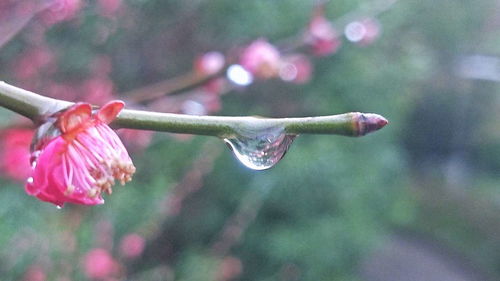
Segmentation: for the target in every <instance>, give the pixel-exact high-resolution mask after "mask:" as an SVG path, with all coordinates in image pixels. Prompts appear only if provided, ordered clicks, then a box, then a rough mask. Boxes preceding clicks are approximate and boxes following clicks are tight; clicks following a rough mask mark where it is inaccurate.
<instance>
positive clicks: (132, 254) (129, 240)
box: [120, 233, 146, 258]
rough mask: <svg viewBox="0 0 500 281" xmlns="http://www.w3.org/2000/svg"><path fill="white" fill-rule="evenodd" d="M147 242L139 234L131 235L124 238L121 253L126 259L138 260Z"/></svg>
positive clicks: (121, 243)
mask: <svg viewBox="0 0 500 281" xmlns="http://www.w3.org/2000/svg"><path fill="white" fill-rule="evenodd" d="M145 245H146V240H145V239H144V238H143V237H142V236H140V235H139V234H137V233H131V234H128V235H126V236H125V237H123V239H122V241H121V242H120V253H121V254H122V256H124V257H126V258H136V257H138V256H140V255H141V254H142V252H143V251H144V247H145Z"/></svg>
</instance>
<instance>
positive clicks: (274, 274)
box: [0, 0, 500, 281]
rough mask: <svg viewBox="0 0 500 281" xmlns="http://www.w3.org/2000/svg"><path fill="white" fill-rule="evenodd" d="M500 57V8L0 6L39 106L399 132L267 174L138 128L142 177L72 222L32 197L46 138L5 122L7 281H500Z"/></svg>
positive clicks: (4, 44) (5, 50)
mask: <svg viewBox="0 0 500 281" xmlns="http://www.w3.org/2000/svg"><path fill="white" fill-rule="evenodd" d="M499 43H500V1H498V0H479V1H466V0H437V1H436V0H421V1H403V0H401V1H395V0H392V1H388V0H379V1H368V0H362V1H360V0H356V1H353V0H349V1H347V0H331V1H327V2H314V1H303V0H274V1H269V0H253V1H232V0H214V1H207V0H193V1H161V0H93V1H91V0H89V1H84V0H54V1H34V0H33V1H31V0H24V1H15V0H0V79H1V80H4V81H6V82H8V83H10V84H13V85H16V86H19V87H22V88H25V89H28V90H32V91H35V92H37V93H40V94H44V95H47V96H51V97H57V98H61V99H66V100H70V101H88V102H91V103H93V104H97V105H101V104H104V103H105V102H106V101H108V100H110V99H113V98H120V99H123V100H125V101H127V102H128V106H129V107H132V108H138V109H149V110H156V111H163V112H176V113H186V114H198V115H202V114H211V115H259V116H267V117H299V116H315V115H330V114H338V113H344V112H350V111H362V112H374V113H379V114H382V115H384V116H385V117H386V118H388V119H389V120H390V124H389V125H388V126H387V127H386V128H384V129H383V130H381V131H380V132H377V133H374V134H371V135H369V136H366V137H363V138H359V139H355V138H347V137H340V136H326V135H304V136H299V137H298V138H297V139H296V140H295V142H294V143H293V145H292V146H291V148H290V150H289V152H288V154H287V155H286V156H285V158H284V159H283V160H282V161H281V162H280V163H278V164H277V165H276V166H275V167H273V168H271V169H269V170H265V171H254V170H251V169H248V168H246V167H245V166H243V165H242V164H240V163H239V162H238V161H237V160H236V159H235V158H234V156H233V155H232V154H231V153H230V151H229V150H228V149H227V148H226V147H225V145H224V143H223V142H222V141H221V140H218V139H216V138H213V137H203V136H186V135H175V134H166V133H161V134H160V133H156V134H153V133H151V132H140V131H132V130H121V131H120V132H119V133H120V134H121V136H122V139H123V140H124V142H125V144H126V146H127V147H128V149H129V152H130V153H131V155H132V158H133V159H134V162H135V165H136V167H137V172H136V174H135V177H134V180H133V181H132V182H130V183H128V184H127V185H126V186H125V187H123V188H122V187H115V190H114V193H113V195H112V196H107V197H106V198H105V199H106V203H105V204H104V205H99V206H94V207H89V206H77V205H72V204H67V205H66V206H65V207H64V208H62V209H57V208H56V207H55V206H53V205H52V204H49V203H45V202H41V201H39V200H37V199H36V198H34V197H31V196H28V195H27V194H25V192H24V187H23V182H24V180H25V179H26V178H27V176H28V173H29V164H28V159H29V152H28V147H29V144H30V142H31V136H32V134H33V128H32V127H31V126H32V125H31V124H30V123H29V122H28V120H24V119H23V118H21V117H19V116H17V115H15V114H13V113H11V112H8V111H7V110H1V111H0V117H1V122H0V125H1V128H2V130H1V133H0V142H1V146H0V155H1V156H2V157H1V158H0V160H1V163H0V169H1V172H2V178H1V179H0V276H1V279H2V280H30V281H45V280H57V281H69V280H106V281H111V280H185V281H195V280H217V281H220V280H311V281H319V280H346V281H347V280H353V281H379V280H380V281H382V280H383V281H391V280H417V281H419V280H427V281H429V280H439V281H447V280H500V192H499V183H500V174H499V172H498V171H499V170H500V131H499V132H497V131H496V130H497V128H498V123H499V121H500V114H499V112H500V110H499V108H500V95H499V94H500V87H499V84H498V82H499V81H500V47H499ZM207 77H208V78H207Z"/></svg>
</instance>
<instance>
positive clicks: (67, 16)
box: [42, 0, 84, 26]
mask: <svg viewBox="0 0 500 281" xmlns="http://www.w3.org/2000/svg"><path fill="white" fill-rule="evenodd" d="M83 4H84V3H82V0H53V1H52V5H51V6H50V7H49V8H48V9H47V10H46V11H45V12H44V13H43V14H42V20H43V21H44V22H45V24H46V25H48V26H51V25H54V24H56V23H59V22H62V21H67V20H72V19H74V18H75V17H76V16H77V15H78V12H80V10H81V9H82V7H83Z"/></svg>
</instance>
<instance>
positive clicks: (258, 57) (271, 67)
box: [240, 39, 280, 79]
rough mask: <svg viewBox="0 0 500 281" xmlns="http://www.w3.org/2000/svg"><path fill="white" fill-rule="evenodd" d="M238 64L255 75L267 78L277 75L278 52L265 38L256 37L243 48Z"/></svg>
mask: <svg viewBox="0 0 500 281" xmlns="http://www.w3.org/2000/svg"><path fill="white" fill-rule="evenodd" d="M240 64H241V66H243V68H245V69H246V70H247V71H249V72H250V73H252V74H253V75H254V76H255V77H258V78H263V79H269V78H272V77H275V76H276V75H278V69H279V64H280V52H279V51H278V49H276V47H274V46H273V45H271V44H270V43H269V42H267V41H266V40H265V39H258V40H256V41H253V42H252V43H251V44H250V45H249V46H248V47H246V48H245V49H244V50H243V52H242V53H241V56H240Z"/></svg>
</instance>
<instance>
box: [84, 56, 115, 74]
mask: <svg viewBox="0 0 500 281" xmlns="http://www.w3.org/2000/svg"><path fill="white" fill-rule="evenodd" d="M112 70H113V62H112V61H111V58H110V57H109V56H107V55H97V56H95V58H93V59H92V61H91V62H90V72H91V73H92V75H93V76H94V77H98V76H108V75H109V74H110V73H111V71H112Z"/></svg>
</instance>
